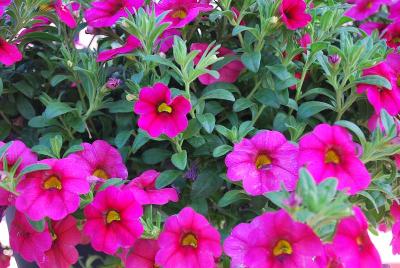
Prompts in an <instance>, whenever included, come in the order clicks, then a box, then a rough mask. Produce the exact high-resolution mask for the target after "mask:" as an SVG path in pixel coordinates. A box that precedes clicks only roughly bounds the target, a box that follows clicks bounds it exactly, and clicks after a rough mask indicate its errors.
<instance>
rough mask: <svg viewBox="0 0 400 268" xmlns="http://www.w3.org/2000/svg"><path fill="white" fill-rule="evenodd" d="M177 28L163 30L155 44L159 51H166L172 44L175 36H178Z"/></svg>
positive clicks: (179, 33)
mask: <svg viewBox="0 0 400 268" xmlns="http://www.w3.org/2000/svg"><path fill="white" fill-rule="evenodd" d="M180 35H181V32H180V31H179V30H178V29H175V28H170V29H167V30H165V31H164V32H163V33H162V34H161V35H160V37H158V39H157V41H156V46H160V52H163V53H167V52H168V51H169V50H170V49H171V48H172V45H173V44H174V38H175V36H180Z"/></svg>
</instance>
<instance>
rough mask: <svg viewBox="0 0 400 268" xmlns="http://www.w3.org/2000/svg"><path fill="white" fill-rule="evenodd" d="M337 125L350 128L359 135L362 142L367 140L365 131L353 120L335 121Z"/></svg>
mask: <svg viewBox="0 0 400 268" xmlns="http://www.w3.org/2000/svg"><path fill="white" fill-rule="evenodd" d="M335 125H338V126H342V127H345V128H347V129H348V130H350V131H352V132H353V133H354V134H356V135H357V138H358V140H359V141H360V142H361V144H365V143H366V142H367V140H366V138H365V135H364V132H362V130H361V129H360V128H359V126H357V125H356V124H354V123H353V122H350V121H346V120H340V121H337V122H336V123H335Z"/></svg>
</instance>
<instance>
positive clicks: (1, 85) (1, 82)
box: [0, 78, 4, 96]
mask: <svg viewBox="0 0 400 268" xmlns="http://www.w3.org/2000/svg"><path fill="white" fill-rule="evenodd" d="M3 90H4V85H3V79H1V78H0V96H1V94H3Z"/></svg>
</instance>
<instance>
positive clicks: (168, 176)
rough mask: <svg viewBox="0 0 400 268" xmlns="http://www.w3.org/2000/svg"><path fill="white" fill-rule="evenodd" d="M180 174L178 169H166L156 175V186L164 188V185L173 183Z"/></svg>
mask: <svg viewBox="0 0 400 268" xmlns="http://www.w3.org/2000/svg"><path fill="white" fill-rule="evenodd" d="M180 175H182V172H181V171H179V170H166V171H164V172H162V173H161V174H160V176H158V178H157V181H156V188H157V189H161V188H164V187H165V186H168V185H170V184H171V183H173V182H174V181H175V180H176V179H177V178H178V177H179V176H180Z"/></svg>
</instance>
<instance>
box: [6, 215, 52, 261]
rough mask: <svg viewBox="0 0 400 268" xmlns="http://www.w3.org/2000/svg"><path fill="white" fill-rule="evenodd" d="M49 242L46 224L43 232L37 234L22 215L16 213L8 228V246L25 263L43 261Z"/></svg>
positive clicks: (50, 239) (49, 237) (49, 236)
mask: <svg viewBox="0 0 400 268" xmlns="http://www.w3.org/2000/svg"><path fill="white" fill-rule="evenodd" d="M51 241H52V238H51V234H50V232H49V230H48V228H47V224H46V225H45V228H44V230H43V232H38V231H36V230H35V229H33V227H32V226H31V225H30V223H29V222H28V220H27V219H26V217H25V215H24V214H22V213H20V212H18V211H17V212H16V213H15V216H14V220H13V221H12V224H11V228H10V245H11V248H12V249H13V250H14V251H15V252H17V253H19V254H20V255H21V256H22V257H23V258H24V259H25V260H26V261H29V262H32V261H36V260H41V259H43V258H44V252H45V251H47V250H48V249H50V247H51Z"/></svg>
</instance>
